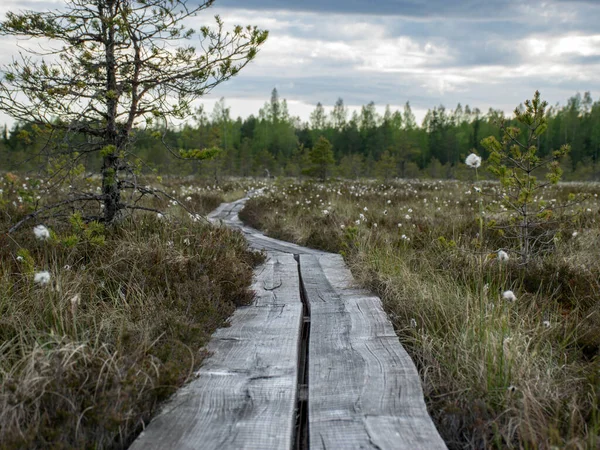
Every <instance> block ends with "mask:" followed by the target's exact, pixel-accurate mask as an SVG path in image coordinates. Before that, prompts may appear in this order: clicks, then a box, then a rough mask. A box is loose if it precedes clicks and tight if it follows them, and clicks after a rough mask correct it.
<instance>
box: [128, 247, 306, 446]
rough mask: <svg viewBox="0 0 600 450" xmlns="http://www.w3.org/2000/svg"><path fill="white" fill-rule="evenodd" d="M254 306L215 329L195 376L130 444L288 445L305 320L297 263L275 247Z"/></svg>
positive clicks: (257, 280) (259, 282)
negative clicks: (275, 249)
mask: <svg viewBox="0 0 600 450" xmlns="http://www.w3.org/2000/svg"><path fill="white" fill-rule="evenodd" d="M253 289H254V290H255V292H256V294H257V296H256V300H255V302H254V303H253V305H252V306H248V307H242V308H238V310H237V311H236V312H235V313H234V315H233V316H232V317H231V319H230V322H231V326H230V327H228V328H221V329H219V330H217V332H216V333H215V334H214V335H213V337H212V339H211V341H210V344H209V345H208V347H207V349H208V350H209V351H210V352H212V356H210V357H209V358H208V359H207V360H206V361H205V362H204V364H203V366H202V367H201V369H200V370H199V371H198V378H197V379H196V380H194V381H192V382H191V383H190V384H188V385H187V386H185V387H184V388H182V389H181V390H180V391H178V392H177V394H176V395H175V396H174V397H173V398H172V399H171V400H170V401H169V402H168V403H167V404H166V405H165V406H164V408H163V409H162V411H161V413H160V414H159V415H158V416H157V417H155V418H154V419H153V420H152V421H151V422H150V424H149V425H148V427H147V428H146V430H145V431H144V432H142V434H141V435H140V436H139V437H138V439H137V440H136V441H135V442H134V443H133V445H132V446H131V448H132V449H134V450H142V449H143V450H146V449H157V450H158V449H161V450H162V449H257V450H258V449H260V450H265V449H274V450H275V449H288V448H291V445H292V438H293V433H294V426H295V403H296V390H297V386H296V385H297V360H298V344H299V342H298V340H299V333H300V327H301V322H302V303H301V300H300V294H299V278H298V266H297V262H296V261H295V260H294V258H293V256H292V255H289V254H281V253H270V254H269V255H268V260H267V262H266V263H265V264H264V265H263V266H262V267H261V268H260V269H259V270H257V272H256V275H255V280H254V285H253Z"/></svg>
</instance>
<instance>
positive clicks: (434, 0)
mask: <svg viewBox="0 0 600 450" xmlns="http://www.w3.org/2000/svg"><path fill="white" fill-rule="evenodd" d="M516 4H518V2H517V1H516V0H510V1H508V2H507V0H467V1H461V2H454V1H448V0H377V1H376V2H375V1H365V0H302V1H300V0H296V1H289V0H222V1H219V2H218V6H222V7H235V8H246V9H259V10H260V9H275V10H294V11H315V12H335V13H342V14H366V15H394V16H409V17H436V16H437V17H448V16H469V17H486V16H489V15H497V14H498V11H502V12H503V13H508V9H510V8H512V7H513V6H514V5H516ZM507 7H508V8H507Z"/></svg>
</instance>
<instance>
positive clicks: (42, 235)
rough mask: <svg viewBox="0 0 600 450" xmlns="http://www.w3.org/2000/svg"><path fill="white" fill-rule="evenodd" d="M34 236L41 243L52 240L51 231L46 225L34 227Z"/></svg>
mask: <svg viewBox="0 0 600 450" xmlns="http://www.w3.org/2000/svg"><path fill="white" fill-rule="evenodd" d="M33 234H35V237H36V238H38V239H39V240H40V241H45V240H46V239H49V238H50V231H49V230H48V228H46V227H45V226H44V225H36V226H35V227H33Z"/></svg>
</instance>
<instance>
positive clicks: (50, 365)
mask: <svg viewBox="0 0 600 450" xmlns="http://www.w3.org/2000/svg"><path fill="white" fill-rule="evenodd" d="M43 186H44V184H43V183H41V182H33V181H32V180H30V179H26V178H25V177H21V176H18V175H14V174H7V175H5V176H4V177H3V178H2V181H1V186H0V188H1V189H2V190H1V193H0V227H1V229H2V230H3V231H5V230H7V229H8V228H9V227H10V225H11V224H14V223H15V222H16V221H17V220H18V219H19V218H20V217H23V216H24V215H25V214H26V213H27V212H29V211H31V210H32V208H33V207H34V206H35V203H36V202H43V201H44V200H43V199H44V196H47V195H48V192H45V190H44V189H43ZM167 186H168V188H169V193H170V194H172V195H173V196H175V197H177V198H180V199H181V202H185V203H186V209H185V210H183V209H182V208H181V207H179V206H178V205H177V204H176V203H175V201H173V200H169V201H165V200H160V201H159V200H154V201H153V202H151V203H149V206H152V207H156V208H160V209H161V210H163V211H165V214H163V215H158V214H156V213H150V212H148V213H138V214H136V215H135V216H133V217H128V218H124V219H123V221H122V222H121V223H120V224H119V225H118V226H116V227H112V228H104V227H103V226H102V225H100V224H97V223H93V222H92V223H85V222H84V221H83V220H81V218H80V217H79V216H77V215H76V214H72V215H70V216H69V217H67V218H65V217H58V218H55V219H50V218H49V219H46V220H45V221H44V225H46V226H47V227H48V229H49V230H50V237H49V238H48V239H46V240H38V239H37V238H36V237H35V235H34V233H33V231H32V230H33V227H34V225H38V224H39V222H38V221H31V222H29V223H27V224H25V225H24V226H23V227H22V228H21V229H19V230H18V231H17V232H15V233H12V234H6V233H4V234H2V235H0V448H6V449H14V448H126V447H127V446H128V444H129V443H130V442H131V441H132V440H133V438H134V437H135V436H136V435H137V433H139V431H140V430H141V429H142V428H143V425H144V424H145V423H147V422H148V421H149V419H150V418H151V417H152V415H153V414H154V413H155V412H156V410H157V408H158V406H159V405H160V403H161V402H162V401H163V400H165V399H167V398H168V397H169V396H170V395H171V394H172V393H173V392H174V391H175V390H176V389H177V388H178V387H179V386H181V385H182V384H184V383H186V382H187V381H189V380H190V379H192V378H193V377H194V373H195V371H196V370H197V369H198V367H199V365H200V363H201V362H202V359H203V358H204V357H205V356H206V354H205V352H204V351H203V350H202V347H203V346H204V345H205V344H206V343H207V341H208V339H209V337H210V335H211V334H212V332H213V331H214V330H215V329H216V328H217V327H219V326H224V325H225V320H226V319H227V317H228V316H229V315H230V314H231V313H232V312H233V311H234V309H235V307H236V306H237V305H242V304H247V303H248V302H250V301H251V299H252V297H253V294H252V292H251V290H250V285H251V280H252V270H253V267H254V266H255V265H256V264H257V263H258V262H260V260H261V258H262V256H261V255H260V254H258V253H255V252H251V251H249V250H248V248H247V244H246V241H245V240H244V238H243V236H242V235H241V234H240V233H238V232H234V231H230V230H228V229H226V228H224V227H212V226H210V225H209V224H208V223H206V222H205V220H204V219H203V218H202V217H201V216H202V215H203V214H206V213H207V212H209V211H211V210H212V209H214V208H215V207H216V206H217V205H218V204H219V203H220V202H221V201H222V200H224V199H225V198H235V197H239V196H240V195H241V193H242V192H243V186H241V185H240V184H237V183H233V184H231V185H229V186H226V187H222V186H221V187H218V186H214V185H213V186H211V185H198V184H194V183H191V184H190V183H183V182H181V181H177V180H171V181H169V182H168V184H167ZM92 187H93V185H92ZM86 188H87V189H89V188H90V186H87V187H86ZM63 194H64V193H63ZM56 195H61V194H60V192H58V193H54V198H57V197H56ZM38 196H39V197H40V198H38ZM38 205H39V204H38ZM188 210H189V211H193V212H194V214H189V213H188V212H186V211H188ZM196 214H198V216H196ZM42 271H47V272H48V273H49V275H50V280H49V282H48V283H46V284H41V283H35V282H34V275H35V273H39V272H42Z"/></svg>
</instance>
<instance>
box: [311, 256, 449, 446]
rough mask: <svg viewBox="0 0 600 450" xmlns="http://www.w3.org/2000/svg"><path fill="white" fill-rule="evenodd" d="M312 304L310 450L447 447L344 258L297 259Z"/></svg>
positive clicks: (379, 313)
mask: <svg viewBox="0 0 600 450" xmlns="http://www.w3.org/2000/svg"><path fill="white" fill-rule="evenodd" d="M300 268H301V273H302V281H303V284H304V287H305V292H306V296H307V299H308V302H309V305H310V314H311V329H310V343H309V376H308V380H309V403H308V405H309V430H310V431H309V432H310V447H311V449H326V448H329V449H332V448H335V449H356V448H379V449H415V448H428V449H437V448H440V449H441V448H446V447H445V444H444V443H443V441H442V439H441V438H440V436H439V434H438V432H437V430H436V429H435V427H434V425H433V423H432V421H431V418H430V417H429V415H428V413H427V410H426V407H425V402H424V400H423V394H422V388H421V383H420V380H419V376H418V373H417V370H416V368H415V366H414V364H413V362H412V360H411V359H410V357H409V356H408V354H407V353H406V351H405V350H404V348H403V347H402V346H401V344H400V342H399V340H398V338H397V337H396V334H395V333H394V330H393V327H392V325H391V323H390V322H389V319H388V318H387V316H386V314H385V312H384V311H383V309H382V307H381V301H380V300H379V298H377V297H375V296H373V295H370V294H369V293H368V292H366V291H363V290H360V289H356V288H355V287H354V286H353V284H354V282H353V279H352V276H351V275H350V272H349V271H348V270H347V268H346V267H345V265H344V264H343V261H342V260H341V257H339V255H321V256H319V255H316V256H315V255H300Z"/></svg>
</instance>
